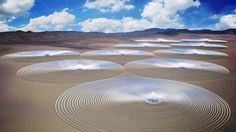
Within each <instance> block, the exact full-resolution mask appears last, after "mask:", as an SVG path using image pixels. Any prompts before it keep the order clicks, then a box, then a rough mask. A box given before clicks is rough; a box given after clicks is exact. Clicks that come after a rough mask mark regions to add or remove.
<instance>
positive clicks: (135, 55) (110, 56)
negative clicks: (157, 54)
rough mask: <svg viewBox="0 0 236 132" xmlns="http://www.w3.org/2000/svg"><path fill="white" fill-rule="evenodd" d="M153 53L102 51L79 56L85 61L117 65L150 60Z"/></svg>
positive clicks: (127, 50) (124, 50) (118, 50)
mask: <svg viewBox="0 0 236 132" xmlns="http://www.w3.org/2000/svg"><path fill="white" fill-rule="evenodd" d="M153 56H154V54H153V53H150V52H147V51H142V50H131V49H130V50H129V49H104V50H93V51H87V52H84V53H82V54H81V57H83V58H86V59H97V60H109V61H113V62H117V63H127V62H129V61H132V60H138V59H147V58H152V57H153Z"/></svg>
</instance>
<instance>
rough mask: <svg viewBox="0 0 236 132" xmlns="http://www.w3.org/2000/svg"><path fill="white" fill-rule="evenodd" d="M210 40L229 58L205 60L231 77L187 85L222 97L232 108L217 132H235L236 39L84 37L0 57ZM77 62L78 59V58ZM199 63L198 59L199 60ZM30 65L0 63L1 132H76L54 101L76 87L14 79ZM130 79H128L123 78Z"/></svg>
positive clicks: (4, 48) (14, 48)
mask: <svg viewBox="0 0 236 132" xmlns="http://www.w3.org/2000/svg"><path fill="white" fill-rule="evenodd" d="M197 37H200V38H212V39H223V40H227V41H228V43H227V44H226V45H227V46H228V49H220V50H218V51H221V52H224V53H227V54H228V55H229V57H228V58H225V59H214V60H204V61H207V62H212V63H216V64H219V65H222V66H224V67H226V68H228V69H229V70H230V74H229V75H226V76H225V77H223V78H219V79H214V80H200V81H189V82H187V83H190V84H194V85H197V86H200V87H203V88H205V89H208V90H210V91H212V92H214V93H216V94H217V95H219V96H221V97H222V98H223V99H224V100H225V101H226V102H227V103H228V104H229V106H230V108H231V112H232V115H231V118H230V120H229V121H228V122H227V123H226V124H225V125H224V126H223V127H222V128H221V129H219V130H217V132H235V131H236V125H235V124H236V36H233V35H206V34H204V35H176V36H167V35H152V36H145V35H140V36H137V35H136V36H125V35H121V36H120V35H117V36H116V35H114V36H108V37H100V36H98V37H96V36H94V38H89V37H87V38H86V37H85V38H83V39H82V40H81V41H79V42H77V41H68V42H66V41H65V42H63V44H60V45H54V44H52V45H51V44H50V43H47V44H43V43H42V44H14V45H13V44H12V45H11V44H1V45H0V55H5V54H8V53H13V52H18V51H28V50H35V49H68V50H72V51H79V52H80V53H83V52H85V51H89V50H93V49H103V48H111V47H113V46H114V45H115V44H119V43H126V42H131V40H133V39H140V38H167V39H182V38H197ZM77 58H80V57H77ZM200 59H201V58H200ZM30 64H31V63H16V62H2V61H1V62H0V73H1V75H0V131H1V132H49V131H50V132H77V131H78V130H77V129H75V128H73V127H71V126H70V125H68V124H66V123H65V122H63V120H61V119H60V118H59V116H58V115H57V114H56V112H55V101H56V99H57V98H58V96H59V95H60V94H61V93H63V92H64V91H65V90H67V89H69V88H71V87H73V86H76V85H78V84H76V83H59V84H58V83H40V82H33V81H27V80H23V79H21V78H19V77H17V75H16V72H17V70H19V69H20V68H22V67H24V66H27V65H30ZM126 76H129V75H126Z"/></svg>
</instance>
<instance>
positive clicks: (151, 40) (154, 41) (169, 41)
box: [134, 38, 181, 43]
mask: <svg viewBox="0 0 236 132" xmlns="http://www.w3.org/2000/svg"><path fill="white" fill-rule="evenodd" d="M134 41H136V42H150V43H180V42H181V41H180V40H172V39H163V38H158V39H137V40H134Z"/></svg>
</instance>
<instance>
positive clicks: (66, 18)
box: [20, 8, 75, 31]
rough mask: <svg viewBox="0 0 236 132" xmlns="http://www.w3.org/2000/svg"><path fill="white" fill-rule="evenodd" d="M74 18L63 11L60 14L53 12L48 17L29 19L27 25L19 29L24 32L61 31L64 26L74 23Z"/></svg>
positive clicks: (65, 10)
mask: <svg viewBox="0 0 236 132" xmlns="http://www.w3.org/2000/svg"><path fill="white" fill-rule="evenodd" d="M74 19H75V16H74V15H72V14H70V13H69V12H68V9H67V8H66V9H64V10H62V11H61V12H57V11H55V12H54V13H53V14H50V15H48V16H40V17H37V18H32V19H30V21H29V23H28V24H27V25H25V26H23V27H21V28H20V30H24V31H28V30H31V31H44V30H62V29H63V28H64V27H65V26H67V25H70V24H72V23H73V22H74Z"/></svg>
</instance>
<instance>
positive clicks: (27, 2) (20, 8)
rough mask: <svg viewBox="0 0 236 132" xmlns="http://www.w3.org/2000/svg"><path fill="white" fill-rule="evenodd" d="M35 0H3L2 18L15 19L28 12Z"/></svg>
mask: <svg viewBox="0 0 236 132" xmlns="http://www.w3.org/2000/svg"><path fill="white" fill-rule="evenodd" d="M34 2H35V0H1V1H0V19H2V20H3V19H14V18H15V17H17V16H21V15H24V14H26V13H27V12H28V11H29V10H30V9H31V8H32V7H33V5H34Z"/></svg>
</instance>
